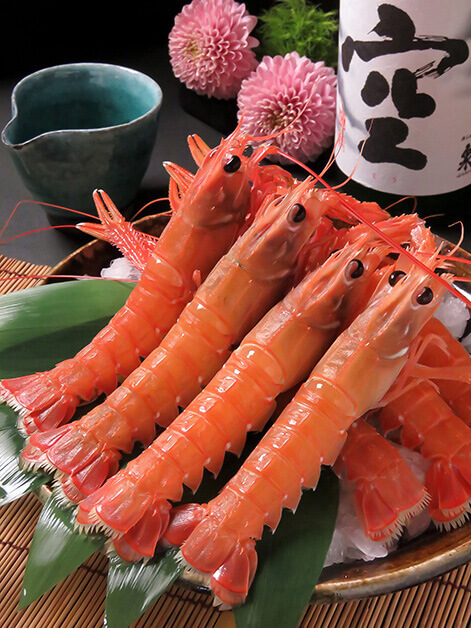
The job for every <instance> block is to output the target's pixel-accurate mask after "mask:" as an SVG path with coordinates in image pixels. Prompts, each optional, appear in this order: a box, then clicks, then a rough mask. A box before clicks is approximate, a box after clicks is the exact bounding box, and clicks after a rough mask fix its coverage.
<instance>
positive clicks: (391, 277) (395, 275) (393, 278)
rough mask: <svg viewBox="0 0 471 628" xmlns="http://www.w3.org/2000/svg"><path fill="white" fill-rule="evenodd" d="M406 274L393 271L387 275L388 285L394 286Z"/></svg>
mask: <svg viewBox="0 0 471 628" xmlns="http://www.w3.org/2000/svg"><path fill="white" fill-rule="evenodd" d="M405 274H406V273H405V272H404V271H403V270H395V271H393V272H392V273H391V274H390V275H389V285H390V286H395V285H396V284H397V282H398V281H399V279H401V277H404V275H405Z"/></svg>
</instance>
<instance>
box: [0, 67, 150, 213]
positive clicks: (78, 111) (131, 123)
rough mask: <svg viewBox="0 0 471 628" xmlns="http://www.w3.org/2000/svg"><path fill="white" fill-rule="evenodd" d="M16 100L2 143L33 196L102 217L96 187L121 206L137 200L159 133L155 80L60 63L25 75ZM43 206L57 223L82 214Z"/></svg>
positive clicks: (125, 71) (109, 69) (15, 92)
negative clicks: (96, 206) (95, 199)
mask: <svg viewBox="0 0 471 628" xmlns="http://www.w3.org/2000/svg"><path fill="white" fill-rule="evenodd" d="M11 102H12V118H11V120H10V121H9V122H8V124H7V125H6V126H5V128H4V129H3V132H2V142H3V144H4V146H5V147H6V148H7V150H8V151H9V153H10V154H11V156H12V158H13V161H14V163H15V165H16V167H17V169H18V172H19V173H20V176H21V178H22V180H23V182H24V184H25V186H26V187H27V189H28V190H29V192H30V193H31V194H32V196H33V198H34V199H35V200H37V201H42V202H44V203H52V204H54V205H60V206H62V207H67V208H71V209H74V210H79V211H84V212H88V213H93V214H95V215H96V210H95V206H94V203H93V198H92V193H93V190H95V189H98V188H101V189H103V190H105V192H107V193H108V194H109V196H110V197H111V199H112V200H113V201H114V203H115V204H116V205H117V207H118V208H119V209H123V208H124V207H125V206H126V205H128V204H129V203H130V202H131V201H132V200H133V199H134V198H135V196H136V194H137V192H138V189H139V185H140V183H141V181H142V178H143V176H144V174H145V172H146V170H147V168H148V166H149V162H150V158H151V154H152V149H153V147H154V144H155V141H156V135H157V127H158V118H159V111H160V106H161V103H162V90H161V88H160V87H159V85H158V84H157V83H156V82H155V81H154V80H152V79H151V78H150V77H148V76H146V75H144V74H142V73H140V72H137V71H135V70H131V69H129V68H125V67H120V66H114V65H109V64H103V63H73V64H67V65H58V66H55V67H51V68H45V69H43V70H39V71H38V72H35V73H34V74H30V75H29V76H27V77H25V78H24V79H22V80H21V81H20V82H19V83H18V84H17V85H16V86H15V88H14V90H13V93H12V97H11ZM44 208H45V210H46V212H47V214H48V217H49V220H50V222H52V223H53V224H60V223H61V222H62V223H70V222H77V221H79V220H84V218H83V216H82V217H79V216H78V215H77V214H73V213H67V212H65V211H63V210H61V209H55V208H52V207H48V206H46V205H44ZM74 216H75V218H74Z"/></svg>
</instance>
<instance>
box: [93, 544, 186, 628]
mask: <svg viewBox="0 0 471 628" xmlns="http://www.w3.org/2000/svg"><path fill="white" fill-rule="evenodd" d="M177 554H178V549H177V548H172V549H170V550H168V551H167V552H165V553H164V554H160V555H158V556H156V557H154V558H153V559H152V560H150V561H148V562H146V563H142V562H140V563H127V562H125V561H124V560H121V559H120V558H119V557H118V556H116V555H112V556H111V558H110V564H109V569H108V588H107V592H106V605H105V625H106V626H107V627H108V628H127V627H128V626H129V625H130V624H132V622H134V621H135V620H136V619H138V618H139V617H140V616H141V615H142V613H143V612H144V611H145V610H146V609H147V608H148V607H149V606H150V605H151V604H153V603H154V602H156V601H157V600H158V598H159V597H160V596H161V595H162V593H164V592H165V591H166V589H167V588H168V587H169V586H170V585H171V584H172V583H173V582H175V580H176V579H177V578H178V576H180V574H181V573H182V571H183V565H182V564H181V563H180V562H179V561H178V560H177V558H176V556H177Z"/></svg>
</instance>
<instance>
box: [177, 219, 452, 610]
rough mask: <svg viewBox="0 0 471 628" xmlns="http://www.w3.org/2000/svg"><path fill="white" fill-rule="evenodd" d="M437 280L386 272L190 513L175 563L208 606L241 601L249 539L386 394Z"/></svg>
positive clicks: (251, 564)
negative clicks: (211, 597)
mask: <svg viewBox="0 0 471 628" xmlns="http://www.w3.org/2000/svg"><path fill="white" fill-rule="evenodd" d="M414 232H415V233H414ZM413 237H414V239H415V241H416V242H418V243H419V246H418V251H419V252H420V253H422V252H426V251H427V252H428V256H427V257H423V259H426V260H427V262H426V263H427V265H428V267H429V269H431V270H432V271H433V269H434V268H435V267H436V266H437V265H438V260H437V256H436V251H435V247H434V243H433V236H432V235H431V234H430V233H429V232H428V231H427V230H425V229H424V228H419V227H418V228H416V229H414V231H413ZM411 248H412V249H413V248H414V247H411ZM399 259H400V260H401V258H399ZM398 262H399V260H398ZM443 278H444V277H443V276H442V277H441V278H439V277H433V276H432V277H431V276H430V275H429V273H425V272H424V271H423V270H422V268H419V267H417V266H412V267H411V268H410V269H408V274H407V275H405V274H404V273H402V274H398V272H397V270H396V271H394V272H393V273H391V274H390V275H389V276H386V277H385V278H384V280H383V282H382V283H381V284H380V286H379V287H378V290H377V291H376V293H375V294H374V295H373V297H372V299H371V301H370V303H369V304H368V306H367V308H366V309H365V310H364V311H363V312H362V313H361V314H360V315H359V316H358V317H357V318H356V319H355V321H354V322H353V323H352V325H350V327H349V328H348V329H347V330H345V331H344V332H343V333H342V334H341V335H340V336H339V337H338V338H337V340H336V341H335V342H334V343H333V345H332V346H331V347H330V349H328V351H327V352H326V353H325V355H324V356H323V357H322V359H321V360H320V361H319V362H318V364H317V365H316V367H315V368H314V370H313V371H312V373H311V374H310V376H309V377H308V379H307V381H306V382H305V383H304V384H303V385H302V386H301V388H300V389H299V392H298V393H297V394H296V395H295V397H294V398H293V400H292V401H291V403H290V404H288V406H287V407H286V409H285V410H284V411H283V412H282V413H281V415H280V417H279V418H278V419H277V421H276V422H275V424H274V425H273V426H272V427H271V428H270V429H269V430H268V432H267V433H266V435H265V436H264V437H263V439H262V440H261V442H260V443H259V445H258V446H257V447H256V448H255V449H254V450H253V452H252V453H251V454H250V456H249V457H248V458H247V460H246V461H245V463H244V464H243V465H242V467H241V468H240V470H239V471H238V472H237V473H236V475H235V476H234V477H233V478H232V480H230V481H229V482H228V484H227V485H226V486H225V488H224V489H223V490H222V491H221V493H220V494H219V495H218V496H217V497H216V498H214V499H213V500H211V502H210V503H209V504H207V505H206V506H202V507H201V508H200V509H199V512H200V516H199V518H200V519H201V521H200V522H199V523H198V524H197V525H196V527H195V528H194V530H193V531H192V532H191V534H190V535H189V536H188V538H187V540H186V541H185V542H184V543H183V545H182V547H181V554H182V557H183V559H184V560H185V561H186V563H187V564H188V565H190V566H191V567H193V568H194V569H197V570H199V571H200V572H203V573H205V574H208V578H209V579H210V586H211V588H212V590H213V592H214V594H215V596H216V598H217V599H219V600H220V601H222V602H223V603H225V604H228V605H234V604H238V603H240V602H243V601H244V600H245V598H246V595H247V591H248V588H249V587H250V584H251V582H252V579H253V577H254V574H255V571H256V566H257V554H256V550H255V540H256V539H260V538H261V535H262V531H263V527H264V525H268V526H270V527H271V529H272V530H274V529H275V528H276V527H277V524H278V521H279V519H280V517H281V512H282V508H283V507H285V508H291V509H295V508H296V506H297V504H298V502H299V499H300V497H301V490H302V487H306V488H313V487H315V486H316V484H317V481H318V478H319V474H320V469H321V465H322V464H326V465H332V464H333V463H334V462H335V460H336V458H337V456H338V454H339V453H340V451H341V449H342V446H343V444H344V442H345V439H346V431H347V430H348V428H349V427H350V425H351V424H352V423H353V422H354V421H355V420H356V419H358V418H359V417H361V416H363V415H364V414H365V413H366V412H367V411H369V410H370V409H371V408H372V407H375V406H376V404H378V402H379V401H380V400H381V398H382V397H383V396H384V394H385V393H386V391H387V390H388V389H389V388H390V387H391V385H392V384H393V382H394V381H395V379H396V377H397V376H398V374H399V372H400V371H401V369H402V368H403V366H404V365H405V363H406V362H407V359H408V353H409V350H410V345H411V343H412V341H413V339H414V338H415V336H416V335H417V333H418V332H419V331H420V329H421V327H422V326H423V325H424V324H425V322H426V321H427V320H428V319H429V318H430V317H431V316H432V315H433V312H434V311H435V309H436V307H437V306H438V304H439V302H440V300H441V298H442V296H443V294H444V293H445V291H446V287H445V286H444V285H443V282H442V281H440V279H443ZM431 286H432V287H433V290H432V288H431ZM366 383H367V385H365V384H366ZM193 508H195V507H194V506H193ZM196 511H198V509H196ZM193 518H194V520H195V521H197V520H198V517H197V516H196V515H195V514H194V517H193ZM174 527H176V528H177V531H178V521H177V522H176V523H175V526H174V525H173V523H171V524H170V527H169V530H170V533H171V534H173V533H174V532H175V531H174V530H173V528H174ZM186 531H187V532H188V526H187V529H186Z"/></svg>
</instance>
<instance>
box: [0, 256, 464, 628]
mask: <svg viewBox="0 0 471 628" xmlns="http://www.w3.org/2000/svg"><path fill="white" fill-rule="evenodd" d="M48 270H49V269H48V267H47V266H34V265H32V264H29V263H27V262H21V261H18V260H12V259H9V258H6V257H3V256H1V255H0V294H3V293H6V292H11V291H14V290H20V289H22V288H26V287H28V286H33V285H35V284H36V283H37V282H38V280H37V279H34V278H31V276H32V275H40V274H41V273H46V272H48ZM16 275H21V277H20V276H18V277H16ZM12 276H13V277H15V278H14V280H12V281H2V279H3V278H5V277H12ZM28 276H29V277H28ZM40 511H41V504H40V502H39V501H38V499H37V498H36V497H35V496H34V495H32V494H30V495H27V496H25V497H23V498H22V499H19V500H17V501H16V502H14V503H12V504H10V505H8V506H4V507H2V508H0V627H1V628H59V627H60V628H99V627H100V626H103V615H104V603H105V593H106V573H107V566H108V565H107V559H106V558H105V556H103V555H102V554H100V553H97V554H94V555H93V556H91V557H90V558H89V559H88V560H87V561H86V562H85V563H84V564H83V565H81V566H80V567H79V568H78V569H77V570H76V571H75V572H74V573H73V574H71V575H70V576H69V577H68V578H66V579H65V580H64V581H63V582H62V583H61V584H59V585H57V586H56V587H55V588H54V589H53V590H52V591H49V593H47V594H46V595H44V596H43V597H42V598H41V599H40V600H38V601H36V602H35V603H34V604H31V605H30V606H29V607H28V608H26V609H24V610H22V611H20V612H17V610H16V609H17V605H18V599H19V595H20V590H21V583H22V578H23V572H24V567H25V564H26V558H27V555H28V548H29V545H30V543H31V539H32V536H33V532H34V528H35V525H36V522H37V519H38V517H39V513H40ZM470 623H471V563H469V564H468V565H465V566H463V567H461V568H459V569H455V570H454V571H452V572H450V573H449V574H446V575H444V576H441V577H438V578H435V579H434V580H431V581H430V582H427V583H424V584H422V585H420V586H416V587H412V588H410V589H406V590H404V591H400V592H397V593H393V594H390V595H383V596H380V597H374V598H367V599H363V600H357V601H353V602H345V603H337V604H318V605H312V606H309V607H308V608H307V609H306V612H305V614H304V617H303V619H302V620H301V623H300V627H301V628H376V627H378V628H379V627H380V626H384V627H387V628H400V627H401V628H402V627H404V628H461V627H463V628H464V627H465V626H468V624H470ZM164 627H165V628H234V622H233V617H232V614H231V613H228V612H226V613H220V612H218V611H217V610H215V609H214V608H213V607H212V602H211V598H210V596H209V595H205V594H201V593H195V592H194V591H190V590H187V589H184V588H182V587H179V586H177V585H174V586H172V587H171V588H170V589H169V590H168V591H167V593H166V594H165V595H163V596H162V597H161V598H160V599H159V600H158V602H157V603H156V604H155V605H154V606H152V607H151V608H149V609H148V610H147V612H146V613H145V614H144V615H143V616H142V617H141V618H140V619H139V620H138V621H137V622H135V623H134V624H133V627H132V628H164ZM253 628H258V627H257V626H253ZM273 628H283V626H276V627H275V626H274V627H273Z"/></svg>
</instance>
